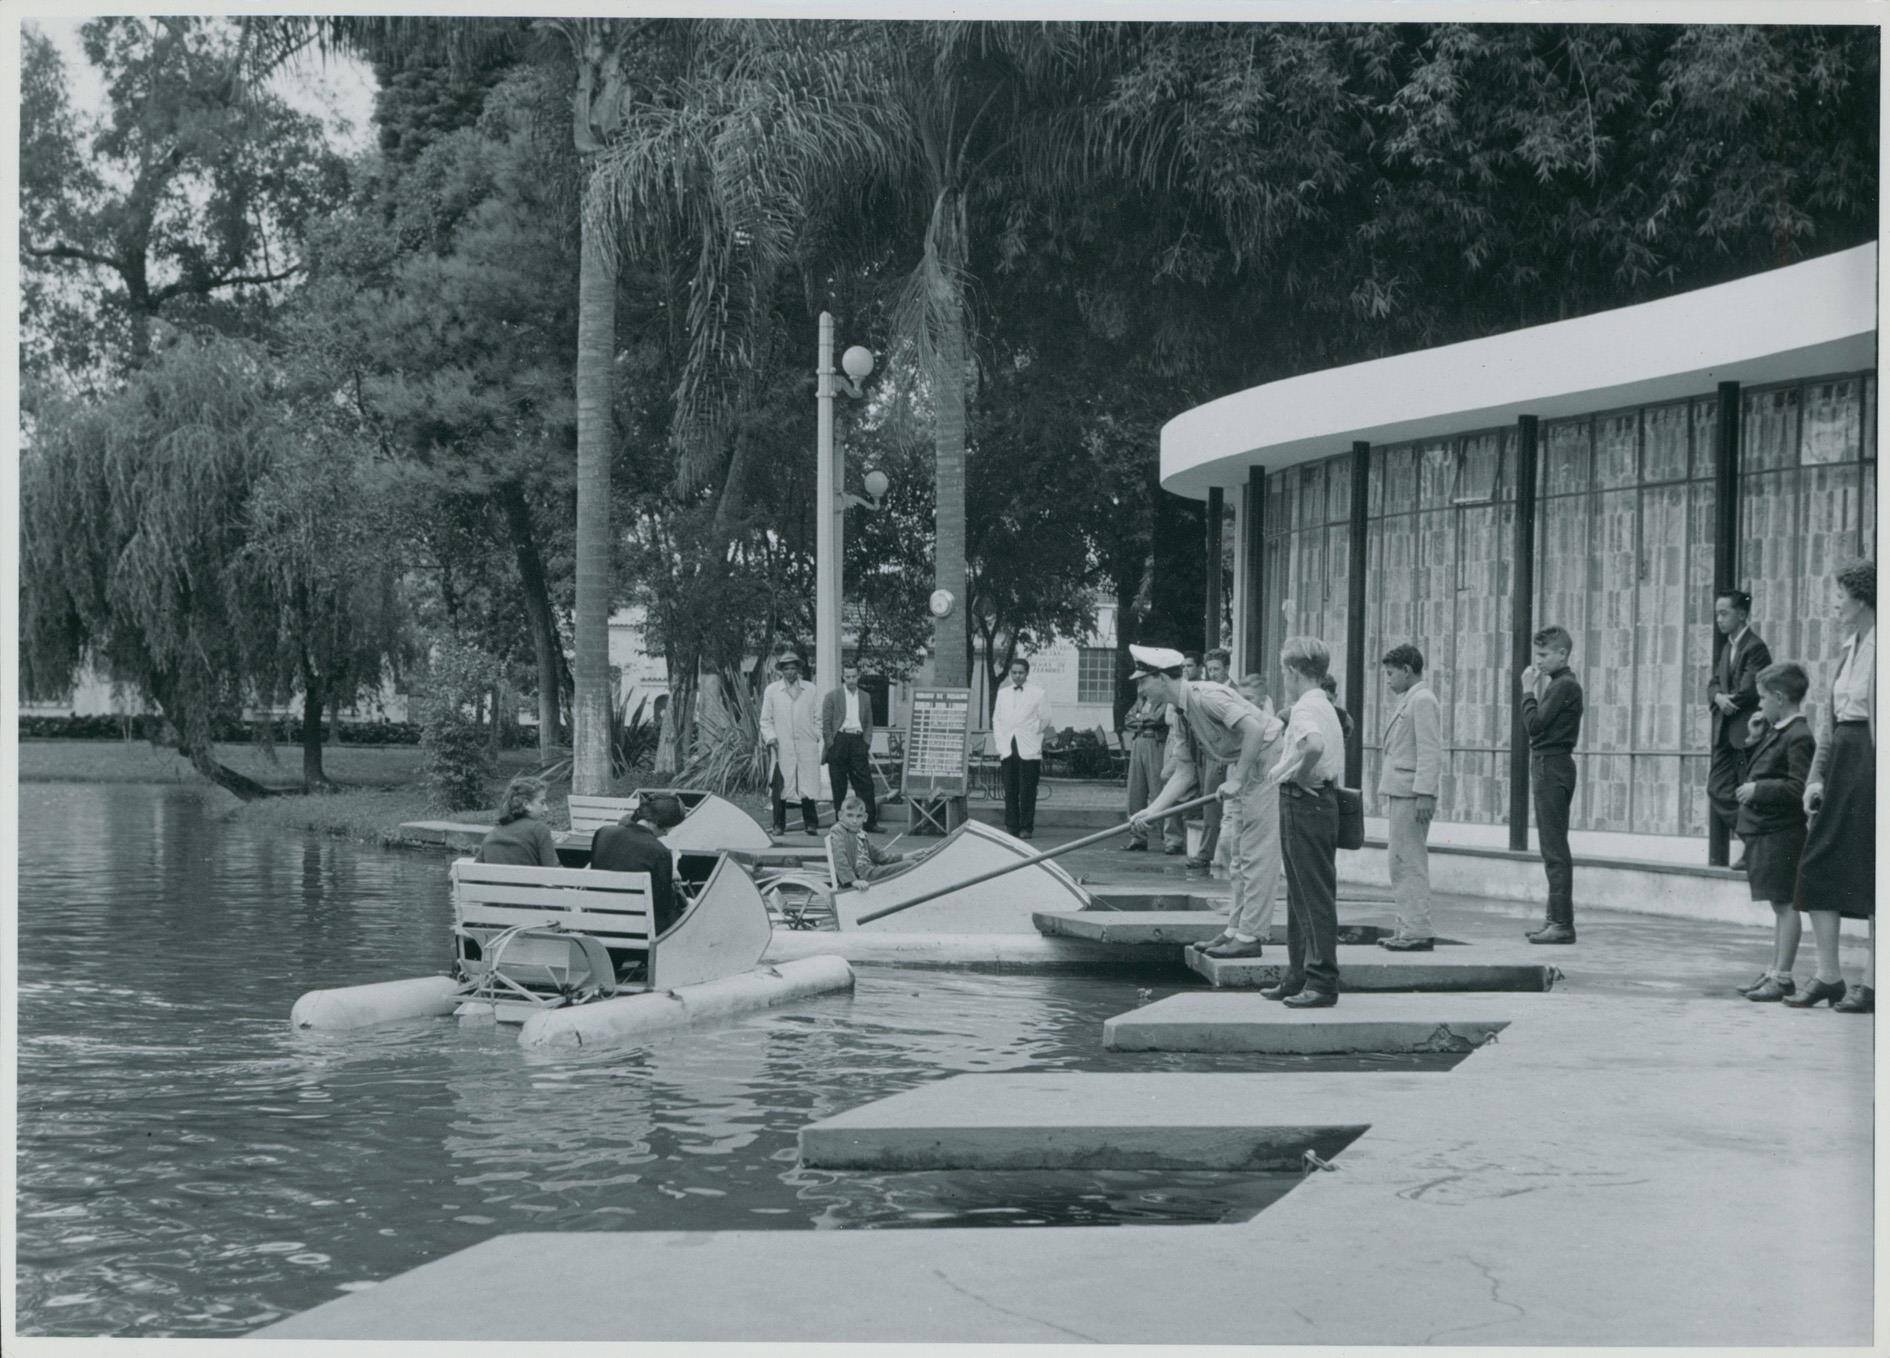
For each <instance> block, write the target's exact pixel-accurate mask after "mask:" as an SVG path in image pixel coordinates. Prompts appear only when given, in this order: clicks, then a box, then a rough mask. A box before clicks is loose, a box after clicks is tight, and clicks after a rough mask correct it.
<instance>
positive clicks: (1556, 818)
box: [1529, 751, 1575, 924]
mask: <svg viewBox="0 0 1890 1358" xmlns="http://www.w3.org/2000/svg"><path fill="white" fill-rule="evenodd" d="M1529 791H1530V796H1531V798H1532V799H1533V800H1534V802H1535V808H1536V838H1537V840H1538V841H1539V842H1540V843H1541V845H1542V870H1543V872H1544V873H1546V874H1547V876H1548V878H1549V922H1550V923H1551V924H1573V923H1574V922H1575V859H1574V857H1573V855H1571V854H1570V853H1569V851H1568V809H1569V806H1570V805H1571V804H1572V803H1573V802H1574V800H1575V760H1574V757H1573V756H1571V755H1569V754H1567V753H1565V752H1563V751H1550V752H1543V753H1536V754H1531V755H1530V756H1529Z"/></svg>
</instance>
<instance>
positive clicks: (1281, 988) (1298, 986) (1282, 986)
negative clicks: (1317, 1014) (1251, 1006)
mask: <svg viewBox="0 0 1890 1358" xmlns="http://www.w3.org/2000/svg"><path fill="white" fill-rule="evenodd" d="M1305 988H1306V983H1305V982H1304V981H1288V980H1286V979H1285V978H1284V977H1282V978H1281V979H1280V983H1279V984H1278V985H1270V986H1268V987H1267V988H1266V989H1265V990H1262V991H1261V992H1260V998H1261V999H1263V1000H1288V999H1291V998H1292V997H1293V996H1295V995H1297V994H1299V992H1300V991H1302V990H1304V989H1305Z"/></svg>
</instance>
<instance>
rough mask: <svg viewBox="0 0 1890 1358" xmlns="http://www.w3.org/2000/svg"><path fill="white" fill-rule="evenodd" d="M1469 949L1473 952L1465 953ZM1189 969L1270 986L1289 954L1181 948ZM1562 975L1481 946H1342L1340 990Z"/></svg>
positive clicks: (1545, 979) (1527, 986)
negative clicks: (1224, 954) (1416, 949)
mask: <svg viewBox="0 0 1890 1358" xmlns="http://www.w3.org/2000/svg"><path fill="white" fill-rule="evenodd" d="M1465 953H1468V954H1470V955H1469V956H1465V955H1464V954H1465ZM1182 960H1183V961H1184V963H1186V965H1187V967H1188V969H1189V970H1190V971H1192V972H1194V973H1195V974H1196V975H1198V976H1201V977H1203V978H1205V979H1206V981H1207V983H1208V984H1209V985H1211V986H1213V987H1214V988H1215V989H1216V990H1238V989H1243V988H1246V989H1252V988H1254V987H1258V986H1270V985H1272V984H1274V983H1275V982H1276V981H1278V980H1279V979H1280V975H1281V973H1282V972H1284V971H1285V970H1286V954H1285V953H1284V952H1282V953H1281V954H1280V956H1279V957H1277V958H1272V957H1251V958H1249V957H1235V958H1221V957H1208V956H1206V955H1205V954H1203V953H1202V952H1200V951H1199V950H1197V949H1194V948H1185V949H1183V950H1182ZM1561 975H1562V973H1561V972H1560V971H1558V970H1557V969H1556V968H1555V967H1553V966H1550V965H1549V964H1547V963H1545V962H1541V961H1535V962H1528V961H1514V962H1503V961H1496V960H1493V959H1491V958H1490V957H1489V956H1488V955H1487V953H1486V952H1485V950H1483V949H1480V948H1468V949H1455V950H1452V949H1445V950H1442V951H1439V952H1431V953H1404V954H1397V953H1388V952H1386V951H1385V950H1384V949H1382V948H1375V947H1374V948H1353V947H1347V946H1345V945H1343V944H1341V945H1340V948H1339V982H1340V985H1341V987H1342V990H1341V993H1342V994H1347V995H1351V994H1357V993H1361V992H1369V991H1419V992H1423V993H1426V994H1454V993H1461V992H1465V991H1536V992H1540V991H1544V990H1552V989H1554V988H1555V983H1556V981H1557V980H1559V979H1560V978H1561Z"/></svg>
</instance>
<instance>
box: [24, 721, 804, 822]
mask: <svg viewBox="0 0 1890 1358" xmlns="http://www.w3.org/2000/svg"><path fill="white" fill-rule="evenodd" d="M215 748H216V754H217V758H218V759H219V760H221V761H222V762H223V763H224V764H226V765H227V766H229V767H230V768H232V769H235V770H236V771H237V772H238V773H241V774H243V775H244V776H245V777H247V778H253V779H255V780H256V781H257V782H259V783H261V784H262V785H263V786H264V787H267V788H271V789H274V790H276V791H279V792H282V793H283V794H285V795H283V796H280V797H268V798H264V799H263V800H261V801H255V802H244V801H239V800H238V799H237V798H235V797H232V796H231V795H230V794H229V793H227V792H225V791H223V789H221V788H219V787H217V786H215V785H214V784H212V783H210V782H209V781H208V780H206V779H205V778H203V777H202V776H201V775H199V774H198V773H197V771H196V770H195V769H193V768H191V766H190V764H189V763H188V761H186V760H185V759H183V758H182V757H181V756H180V755H178V753H177V752H176V751H175V750H166V749H159V748H158V747H156V746H153V745H150V744H148V743H146V742H144V741H121V740H22V741H21V742H20V782H21V783H22V784H31V783H184V784H190V785H193V786H196V787H199V788H201V789H203V791H204V794H205V795H206V796H209V797H215V798H219V799H221V800H222V801H223V802H224V803H226V804H227V807H228V811H227V814H228V815H230V816H232V817H238V818H241V819H242V820H244V821H246V822H249V823H251V824H254V825H259V826H264V827H267V828H273V829H276V830H279V831H283V832H300V831H304V830H313V831H315V832H316V833H318V834H325V835H340V836H344V837H346V838H349V839H359V840H365V841H367V842H369V843H374V844H403V843H409V842H411V841H409V840H407V839H406V838H405V836H403V835H402V834H401V832H400V827H401V826H402V825H403V824H404V823H406V822H408V821H416V820H455V821H461V822H464V823H466V824H469V825H471V824H479V825H485V824H490V823H491V822H492V820H493V818H494V816H495V815H496V814H497V813H496V810H495V809H492V808H488V809H486V810H483V811H454V812H450V813H448V812H444V811H441V810H440V809H439V808H438V807H437V806H434V805H433V803H432V801H431V800H430V798H429V797H428V795H427V789H426V785H425V784H424V782H423V781H422V780H421V776H420V751H419V749H418V748H417V747H415V746H412V745H330V746H328V747H326V749H325V750H324V751H323V755H322V764H323V767H324V769H325V770H326V771H327V773H328V776H329V778H331V779H332V780H334V782H335V784H336V790H335V791H333V792H325V793H315V794H304V793H303V792H302V749H301V747H300V746H299V745H298V746H289V745H278V746H276V747H275V750H274V752H273V753H274V757H273V758H272V757H271V754H270V752H268V751H265V750H263V749H261V748H260V747H258V746H255V745H250V744H235V743H224V744H219V745H217V746H216V747H215ZM538 767H539V764H538V752H537V751H536V750H507V751H506V752H505V753H504V754H503V755H501V756H500V758H499V767H498V777H497V778H496V779H495V780H494V786H493V792H494V793H495V795H496V793H497V792H498V789H499V787H500V786H502V785H503V781H504V779H506V778H511V777H514V776H515V775H517V774H520V773H530V772H532V771H533V770H534V769H536V768H538ZM649 785H650V776H649V774H648V773H647V772H640V773H637V774H634V775H631V776H628V777H625V778H622V779H619V780H618V785H617V786H616V787H615V788H614V789H613V792H614V793H615V795H618V796H627V795H628V794H629V793H630V792H632V791H634V790H635V789H636V788H638V787H646V786H649ZM569 790H570V789H569V786H568V785H565V784H559V785H556V786H554V787H553V788H552V790H551V797H550V803H551V808H550V814H549V816H547V818H546V819H547V821H548V822H549V823H550V824H551V826H552V827H553V828H554V829H560V830H562V829H564V828H566V827H567V826H569V825H570V823H571V821H570V817H569V815H568V813H567V812H566V809H565V797H566V794H567V793H568V792H569ZM25 795H31V794H30V793H27V794H25ZM730 800H731V801H733V802H734V803H735V804H736V805H737V806H739V807H741V809H742V810H744V811H746V812H747V813H748V814H749V815H751V816H753V817H754V818H755V819H756V820H758V821H760V822H761V823H762V824H763V825H766V824H767V823H768V799H767V797H766V796H765V795H760V794H753V793H748V794H738V795H736V796H735V797H732V798H730ZM792 820H793V823H794V824H796V825H798V824H799V823H800V814H799V812H798V811H796V812H794V814H793V816H792Z"/></svg>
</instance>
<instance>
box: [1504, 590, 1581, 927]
mask: <svg viewBox="0 0 1890 1358" xmlns="http://www.w3.org/2000/svg"><path fill="white" fill-rule="evenodd" d="M1530 640H1531V642H1532V644H1533V647H1534V663H1533V664H1530V665H1525V666H1524V667H1523V671H1522V673H1521V674H1520V675H1518V676H1517V681H1518V683H1519V684H1520V685H1521V688H1522V719H1523V729H1524V730H1525V731H1527V732H1528V733H1529V790H1530V794H1531V798H1532V800H1533V802H1534V804H1535V812H1536V838H1537V842H1538V843H1539V845H1540V847H1541V849H1542V869H1543V872H1544V873H1545V874H1546V875H1547V876H1548V879H1549V902H1548V917H1547V918H1546V919H1545V920H1544V921H1543V924H1542V927H1541V928H1540V929H1536V930H1533V931H1531V932H1528V933H1525V934H1524V935H1523V937H1525V938H1527V939H1528V940H1529V941H1530V942H1531V943H1573V942H1574V941H1575V860H1574V858H1573V857H1572V856H1571V855H1570V853H1569V847H1568V812H1569V807H1570V805H1572V804H1573V802H1574V801H1575V758H1574V750H1575V742H1576V741H1577V740H1578V739H1580V737H1581V733H1582V686H1581V681H1580V680H1578V679H1577V678H1576V677H1575V675H1574V673H1573V671H1571V670H1570V669H1569V667H1568V657H1569V652H1570V651H1572V650H1574V649H1575V642H1574V639H1573V638H1572V637H1570V636H1569V634H1568V631H1567V629H1566V628H1562V627H1555V626H1550V627H1545V628H1543V629H1542V630H1541V631H1540V632H1537V633H1536V634H1535V636H1534V637H1532V638H1531V639H1530Z"/></svg>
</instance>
